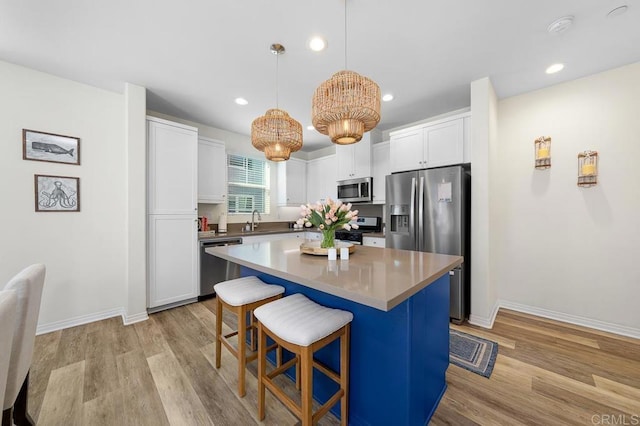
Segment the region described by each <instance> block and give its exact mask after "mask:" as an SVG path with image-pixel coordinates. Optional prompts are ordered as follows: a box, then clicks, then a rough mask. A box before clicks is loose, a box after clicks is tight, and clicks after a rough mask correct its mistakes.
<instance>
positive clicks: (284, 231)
mask: <svg viewBox="0 0 640 426" xmlns="http://www.w3.org/2000/svg"><path fill="white" fill-rule="evenodd" d="M305 231H308V232H320V231H317V230H315V229H308V230H307V229H288V228H285V229H264V230H261V229H256V230H255V231H253V232H251V231H229V232H225V233H219V232H216V234H215V236H202V237H201V236H198V240H199V241H201V240H213V241H215V240H218V239H225V238H238V237H252V236H256V235H272V234H289V233H291V234H294V233H299V232H305Z"/></svg>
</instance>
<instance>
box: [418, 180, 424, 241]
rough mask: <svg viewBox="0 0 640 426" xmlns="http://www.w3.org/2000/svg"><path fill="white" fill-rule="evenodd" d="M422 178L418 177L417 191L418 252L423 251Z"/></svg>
mask: <svg viewBox="0 0 640 426" xmlns="http://www.w3.org/2000/svg"><path fill="white" fill-rule="evenodd" d="M423 240H424V176H420V188H419V189H418V250H419V251H424V241H423Z"/></svg>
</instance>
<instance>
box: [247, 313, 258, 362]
mask: <svg viewBox="0 0 640 426" xmlns="http://www.w3.org/2000/svg"><path fill="white" fill-rule="evenodd" d="M255 323H256V319H255V317H254V316H253V311H251V312H249V329H250V330H251V332H250V334H249V346H250V347H251V350H252V351H254V352H255V351H256V350H258V339H257V333H258V329H257V328H256V326H255Z"/></svg>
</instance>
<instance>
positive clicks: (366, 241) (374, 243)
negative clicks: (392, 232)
mask: <svg viewBox="0 0 640 426" xmlns="http://www.w3.org/2000/svg"><path fill="white" fill-rule="evenodd" d="M362 245H363V246H368V247H380V248H384V247H385V240H384V238H382V237H362Z"/></svg>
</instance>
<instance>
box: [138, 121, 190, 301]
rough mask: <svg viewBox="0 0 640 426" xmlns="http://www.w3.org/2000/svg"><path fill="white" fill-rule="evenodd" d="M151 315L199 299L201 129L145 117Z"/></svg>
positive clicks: (148, 299) (148, 298)
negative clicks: (199, 131) (159, 309)
mask: <svg viewBox="0 0 640 426" xmlns="http://www.w3.org/2000/svg"><path fill="white" fill-rule="evenodd" d="M147 153H148V154H147V155H148V173H149V176H148V180H147V194H148V200H147V213H148V214H147V223H148V231H149V232H148V249H147V251H148V268H149V270H148V280H149V282H148V287H147V288H148V295H147V296H148V297H147V307H148V308H149V310H150V311H153V310H157V309H154V308H158V307H161V306H165V305H169V306H177V305H178V304H182V303H188V302H191V301H193V300H195V299H196V298H197V296H198V287H197V284H198V281H197V280H198V268H197V266H198V218H197V215H198V129H196V128H195V127H191V126H186V125H183V124H179V123H173V122H171V121H167V120H162V119H159V118H155V117H147Z"/></svg>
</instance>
